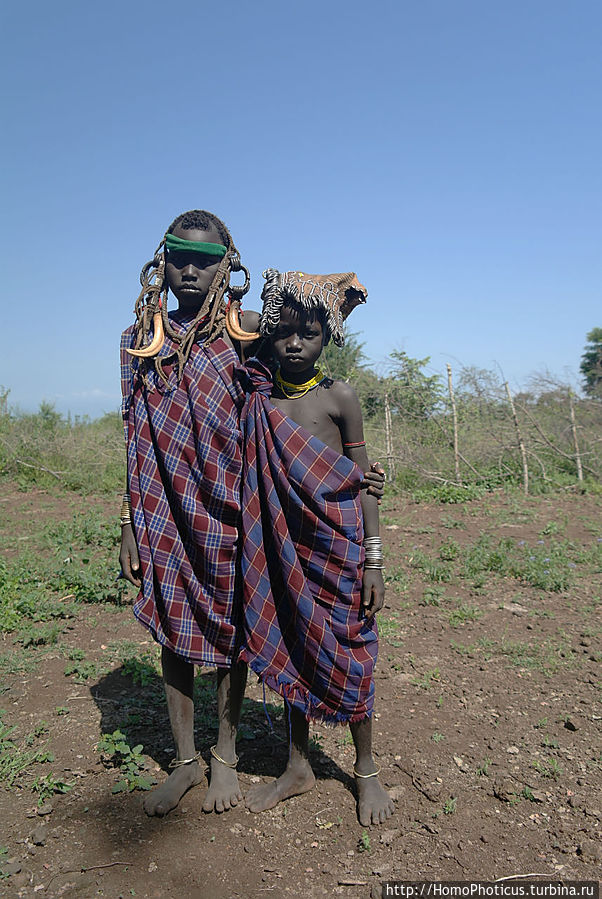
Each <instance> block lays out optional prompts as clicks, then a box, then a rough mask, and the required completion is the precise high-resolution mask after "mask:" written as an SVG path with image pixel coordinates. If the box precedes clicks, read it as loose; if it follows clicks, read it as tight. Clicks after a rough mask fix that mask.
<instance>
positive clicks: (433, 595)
mask: <svg viewBox="0 0 602 899" xmlns="http://www.w3.org/2000/svg"><path fill="white" fill-rule="evenodd" d="M444 596H445V587H440V586H438V585H437V584H433V585H432V586H430V587H426V588H425V590H424V593H423V594H422V599H420V600H419V602H418V605H421V606H440V605H441V600H442V598H443V597H444Z"/></svg>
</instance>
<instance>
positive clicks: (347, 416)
mask: <svg viewBox="0 0 602 899" xmlns="http://www.w3.org/2000/svg"><path fill="white" fill-rule="evenodd" d="M336 396H337V404H338V406H339V419H338V424H339V428H340V431H341V437H342V440H343V452H344V453H345V455H346V456H347V457H348V458H349V459H351V460H352V461H353V462H355V463H356V465H358V466H359V468H361V469H362V471H364V472H366V471H368V469H369V467H370V463H369V461H368V453H367V452H366V445H365V443H364V425H363V421H362V410H361V408H360V404H359V400H358V398H357V395H356V393H355V391H354V390H353V388H352V387H351V386H350V385H349V384H343V383H340V382H338V383H337V394H336ZM345 444H360V445H359V446H357V445H356V446H345ZM362 444H363V445H362ZM360 499H361V504H362V512H363V514H364V535H365V536H366V537H378V536H379V520H378V503H379V500H378V499H377V498H376V496H372V495H370V493H369V491H368V490H367V489H362V492H361V497H360ZM384 601H385V585H384V581H383V576H382V571H381V570H380V569H378V568H365V569H364V577H363V583H362V605H363V607H364V609H365V611H366V616H367V617H368V618H371V617H372V616H373V615H374V614H375V612H378V611H379V610H380V609H382V607H383V604H384Z"/></svg>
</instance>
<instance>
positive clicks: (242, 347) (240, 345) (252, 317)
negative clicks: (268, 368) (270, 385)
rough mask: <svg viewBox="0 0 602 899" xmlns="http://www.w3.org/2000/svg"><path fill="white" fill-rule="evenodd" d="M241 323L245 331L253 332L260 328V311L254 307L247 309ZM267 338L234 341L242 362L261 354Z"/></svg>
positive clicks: (242, 315) (241, 317) (242, 314)
mask: <svg viewBox="0 0 602 899" xmlns="http://www.w3.org/2000/svg"><path fill="white" fill-rule="evenodd" d="M240 324H241V327H242V329H243V331H249V333H253V332H254V331H258V330H259V313H258V312H253V310H252V309H245V310H244V311H243V312H242V313H241V315H240ZM265 344H266V340H265V338H264V337H260V338H259V339H258V340H249V341H240V342H239V341H234V345H235V347H236V350H237V352H238V355H239V358H240V361H241V362H246V361H247V359H250V358H251V356H260V355H261V352H262V349H264V347H265Z"/></svg>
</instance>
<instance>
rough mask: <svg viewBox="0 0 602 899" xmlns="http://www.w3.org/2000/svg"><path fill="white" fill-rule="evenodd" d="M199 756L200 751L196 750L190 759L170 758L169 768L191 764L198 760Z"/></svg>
mask: <svg viewBox="0 0 602 899" xmlns="http://www.w3.org/2000/svg"><path fill="white" fill-rule="evenodd" d="M200 757H201V753H200V752H197V754H196V755H193V756H192V758H191V759H172V760H171V762H170V763H169V767H170V768H181V767H182V765H191V764H192V763H193V762H198V760H199V759H200Z"/></svg>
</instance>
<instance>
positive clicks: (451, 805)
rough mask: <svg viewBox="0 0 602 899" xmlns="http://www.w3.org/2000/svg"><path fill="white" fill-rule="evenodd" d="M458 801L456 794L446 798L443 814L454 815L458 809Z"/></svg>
mask: <svg viewBox="0 0 602 899" xmlns="http://www.w3.org/2000/svg"><path fill="white" fill-rule="evenodd" d="M457 801H458V800H457V798H456V797H455V796H450V797H449V799H446V800H445V803H444V805H443V814H444V815H453V814H454V812H455V811H456V803H457Z"/></svg>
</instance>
